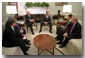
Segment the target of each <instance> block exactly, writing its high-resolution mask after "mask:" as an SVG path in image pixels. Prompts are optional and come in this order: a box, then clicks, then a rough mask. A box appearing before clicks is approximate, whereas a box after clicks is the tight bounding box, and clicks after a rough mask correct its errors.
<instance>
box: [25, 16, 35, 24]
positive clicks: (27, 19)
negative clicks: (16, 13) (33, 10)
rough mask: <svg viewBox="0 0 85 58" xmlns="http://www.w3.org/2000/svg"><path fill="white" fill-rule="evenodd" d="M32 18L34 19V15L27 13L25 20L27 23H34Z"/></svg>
mask: <svg viewBox="0 0 85 58" xmlns="http://www.w3.org/2000/svg"><path fill="white" fill-rule="evenodd" d="M30 19H33V16H32V15H30V17H29V16H28V15H25V22H26V24H27V25H30V24H33V22H30V21H29V20H30Z"/></svg>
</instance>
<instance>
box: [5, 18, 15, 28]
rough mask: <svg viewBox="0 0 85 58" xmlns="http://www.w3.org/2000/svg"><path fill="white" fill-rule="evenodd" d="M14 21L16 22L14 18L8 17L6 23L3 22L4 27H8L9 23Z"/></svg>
mask: <svg viewBox="0 0 85 58" xmlns="http://www.w3.org/2000/svg"><path fill="white" fill-rule="evenodd" d="M15 22H16V20H15V19H14V18H12V17H9V18H8V20H7V22H6V24H5V27H9V26H10V25H12V24H13V23H15Z"/></svg>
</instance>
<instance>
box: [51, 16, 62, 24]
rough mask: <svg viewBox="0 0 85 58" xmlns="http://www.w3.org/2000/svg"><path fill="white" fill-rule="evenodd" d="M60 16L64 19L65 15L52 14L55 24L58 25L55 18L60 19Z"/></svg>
mask: <svg viewBox="0 0 85 58" xmlns="http://www.w3.org/2000/svg"><path fill="white" fill-rule="evenodd" d="M60 18H62V19H64V15H54V16H52V19H53V25H56V24H57V22H56V23H55V20H58V19H60Z"/></svg>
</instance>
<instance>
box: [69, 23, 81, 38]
mask: <svg viewBox="0 0 85 58" xmlns="http://www.w3.org/2000/svg"><path fill="white" fill-rule="evenodd" d="M72 26H73V25H72ZM72 26H71V28H72ZM71 28H70V29H69V31H68V36H73V37H74V38H81V25H80V24H79V23H78V22H77V23H76V24H75V26H74V28H73V30H72V32H71V34H70V30H71Z"/></svg>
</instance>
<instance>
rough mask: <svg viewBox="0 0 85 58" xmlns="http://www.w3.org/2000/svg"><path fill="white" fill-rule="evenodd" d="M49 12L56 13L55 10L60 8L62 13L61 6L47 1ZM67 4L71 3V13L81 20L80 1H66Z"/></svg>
mask: <svg viewBox="0 0 85 58" xmlns="http://www.w3.org/2000/svg"><path fill="white" fill-rule="evenodd" d="M48 3H49V5H50V7H49V12H50V13H51V14H52V15H57V13H58V12H57V11H58V10H61V15H64V14H65V13H64V12H63V6H55V2H48ZM68 5H72V13H71V14H73V15H74V16H78V17H79V20H82V2H68Z"/></svg>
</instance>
